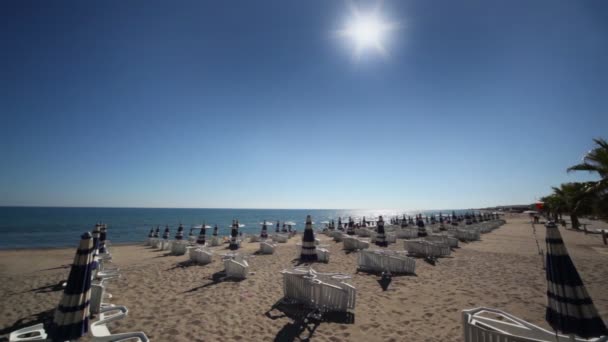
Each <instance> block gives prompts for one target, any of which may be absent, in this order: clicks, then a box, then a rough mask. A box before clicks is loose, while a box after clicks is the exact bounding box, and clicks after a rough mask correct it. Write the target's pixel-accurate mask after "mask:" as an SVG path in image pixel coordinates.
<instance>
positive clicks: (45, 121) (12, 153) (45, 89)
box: [0, 0, 608, 209]
mask: <svg viewBox="0 0 608 342" xmlns="http://www.w3.org/2000/svg"><path fill="white" fill-rule="evenodd" d="M354 4H355V6H357V7H359V8H360V9H361V10H362V11H366V10H367V9H369V8H371V7H373V6H372V5H373V3H370V2H356V1H355V2H354ZM349 7H350V5H349V3H348V2H346V1H327V0H318V1H310V0H309V1H296V0H293V1H288V0H277V1H177V2H176V1H150V0H146V1H118V0H114V1H95V2H92V1H29V0H25V1H2V2H0V44H1V45H0V143H1V144H0V164H1V166H0V205H55V206H135V207H230V208H236V207H245V208H370V209H378V208H395V209H435V208H469V207H480V206H490V205H499V204H514V203H530V202H532V201H534V200H535V199H536V198H537V197H538V196H541V195H544V194H547V193H548V192H550V187H551V186H553V185H558V184H559V183H561V182H565V181H576V180H583V179H588V178H589V177H590V176H588V175H586V174H567V173H566V171H565V170H566V168H567V167H568V166H570V165H572V164H574V163H577V162H579V161H580V158H581V157H582V156H583V154H584V153H585V152H586V151H587V150H589V149H590V148H591V147H592V140H591V139H592V138H594V137H602V136H603V137H606V138H608V136H607V135H608V111H607V108H608V1H603V0H585V1H578V0H571V1H564V0H547V1H540V0H539V1H528V0H515V1H487V0H475V1H453V0H437V1H428V0H419V1H388V0H387V1H385V2H384V4H383V6H382V9H381V11H382V16H383V17H384V18H385V20H386V21H390V22H392V23H398V24H399V25H398V28H397V29H395V30H392V31H390V32H388V33H387V37H386V40H385V41H384V45H385V48H386V51H387V54H386V56H383V55H381V54H379V53H377V52H376V51H373V50H367V51H364V52H363V53H362V54H361V56H359V57H358V58H357V57H355V54H354V52H353V51H354V49H353V46H352V45H353V44H352V42H349V41H347V40H345V39H344V37H339V36H338V35H336V32H337V31H338V30H340V29H342V28H344V25H345V22H346V21H347V20H348V18H349V16H350V13H351V12H350V9H349Z"/></svg>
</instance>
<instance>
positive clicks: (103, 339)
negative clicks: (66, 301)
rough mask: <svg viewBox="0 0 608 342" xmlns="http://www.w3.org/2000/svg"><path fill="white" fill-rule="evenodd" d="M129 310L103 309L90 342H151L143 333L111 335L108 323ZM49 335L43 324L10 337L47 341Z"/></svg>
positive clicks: (12, 341) (17, 340)
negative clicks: (135, 341)
mask: <svg viewBox="0 0 608 342" xmlns="http://www.w3.org/2000/svg"><path fill="white" fill-rule="evenodd" d="M114 311H119V312H117V313H113V314H110V312H114ZM128 312H129V310H128V309H127V308H126V307H124V306H113V305H108V306H106V307H103V308H102V309H101V310H100V312H99V320H97V321H95V322H91V324H90V325H89V328H90V329H89V330H90V332H91V339H90V341H93V342H119V341H133V340H134V339H137V341H140V342H149V339H148V337H147V336H146V334H144V333H143V332H129V333H119V334H111V333H110V331H109V330H108V327H107V326H106V324H107V323H109V322H112V321H115V320H118V319H122V318H124V317H125V316H127V313H128ZM47 337H48V335H47V333H46V331H45V329H44V325H43V324H42V323H39V324H36V325H33V326H31V327H27V328H23V329H19V330H17V331H13V332H12V333H11V334H10V335H9V341H10V342H23V341H47Z"/></svg>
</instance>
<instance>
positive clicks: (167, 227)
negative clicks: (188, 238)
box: [163, 225, 169, 240]
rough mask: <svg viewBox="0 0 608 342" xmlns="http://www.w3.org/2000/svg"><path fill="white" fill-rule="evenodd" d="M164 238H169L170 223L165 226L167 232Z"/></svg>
mask: <svg viewBox="0 0 608 342" xmlns="http://www.w3.org/2000/svg"><path fill="white" fill-rule="evenodd" d="M163 239H165V240H168V239H169V225H166V226H165V233H164V234H163Z"/></svg>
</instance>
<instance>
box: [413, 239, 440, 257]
mask: <svg viewBox="0 0 608 342" xmlns="http://www.w3.org/2000/svg"><path fill="white" fill-rule="evenodd" d="M403 247H404V248H405V250H406V251H407V252H408V254H410V255H415V256H420V257H432V258H440V257H446V256H449V255H450V253H451V249H450V246H447V245H437V244H434V243H432V242H429V241H425V240H409V241H403Z"/></svg>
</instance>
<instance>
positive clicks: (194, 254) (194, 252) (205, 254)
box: [189, 247, 213, 265]
mask: <svg viewBox="0 0 608 342" xmlns="http://www.w3.org/2000/svg"><path fill="white" fill-rule="evenodd" d="M189 254H190V260H192V261H193V262H196V263H197V264H202V265H206V264H209V263H211V262H213V252H212V251H210V250H209V249H207V248H205V247H198V248H195V247H191V248H190V252H189Z"/></svg>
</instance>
